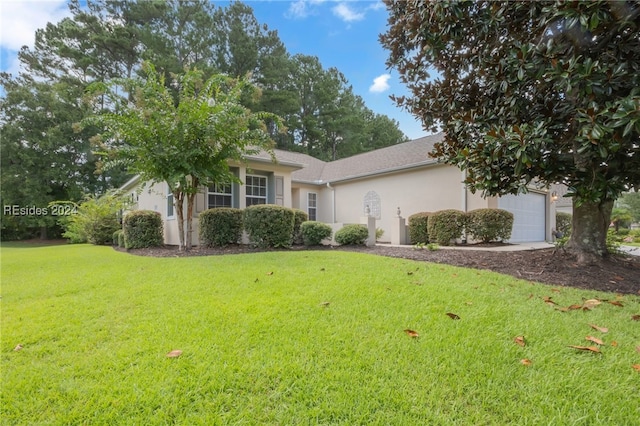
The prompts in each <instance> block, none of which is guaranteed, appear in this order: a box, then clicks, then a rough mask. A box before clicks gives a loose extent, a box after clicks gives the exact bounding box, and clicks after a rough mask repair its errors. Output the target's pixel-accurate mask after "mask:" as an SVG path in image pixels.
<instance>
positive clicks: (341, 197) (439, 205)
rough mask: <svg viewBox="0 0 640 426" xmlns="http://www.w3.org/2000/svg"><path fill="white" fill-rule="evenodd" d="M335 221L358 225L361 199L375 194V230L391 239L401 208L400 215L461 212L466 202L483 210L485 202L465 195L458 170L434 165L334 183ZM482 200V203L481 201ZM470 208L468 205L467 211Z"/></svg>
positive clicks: (384, 238) (360, 213) (362, 214)
mask: <svg viewBox="0 0 640 426" xmlns="http://www.w3.org/2000/svg"><path fill="white" fill-rule="evenodd" d="M332 186H333V187H334V188H335V197H336V204H335V208H336V220H335V221H336V222H342V223H359V222H360V218H361V217H362V216H364V215H365V207H364V205H365V202H364V198H365V196H366V195H367V193H368V192H369V191H375V192H376V194H377V195H378V196H379V198H380V218H379V219H378V220H377V221H376V227H378V228H382V229H383V230H384V235H383V237H382V240H385V241H388V240H389V239H390V238H391V229H392V225H393V221H392V219H393V218H394V217H396V215H397V209H398V207H400V210H401V216H402V217H405V218H408V217H409V216H411V215H412V214H414V213H418V212H424V211H437V210H444V209H458V210H464V209H465V206H464V205H463V204H464V200H465V196H466V199H467V203H468V204H469V200H471V204H473V205H474V206H475V205H478V206H479V205H482V206H483V207H486V201H484V200H482V198H479V200H478V199H477V196H474V195H471V194H466V190H465V189H464V186H463V184H462V178H461V174H460V171H459V170H458V169H457V168H455V167H452V166H446V165H433V166H430V167H425V168H422V169H418V170H410V171H405V172H400V173H395V174H387V175H381V176H374V177H371V178H367V179H360V180H354V181H347V182H342V183H334V184H333V185H332ZM480 200H482V202H481V201H480ZM468 207H469V206H468V205H467V208H468Z"/></svg>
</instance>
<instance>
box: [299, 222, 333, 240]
mask: <svg viewBox="0 0 640 426" xmlns="http://www.w3.org/2000/svg"><path fill="white" fill-rule="evenodd" d="M332 232H333V231H332V230H331V227H330V226H329V225H327V224H326V223H322V222H315V221H313V220H311V221H307V222H303V223H302V225H300V233H301V234H302V241H303V243H304V245H305V246H317V245H320V243H321V242H322V240H324V239H326V238H331V233H332Z"/></svg>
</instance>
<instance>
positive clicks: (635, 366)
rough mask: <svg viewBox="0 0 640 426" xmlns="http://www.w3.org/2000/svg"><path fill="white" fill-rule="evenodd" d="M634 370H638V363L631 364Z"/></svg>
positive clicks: (639, 368) (639, 365) (639, 369)
mask: <svg viewBox="0 0 640 426" xmlns="http://www.w3.org/2000/svg"><path fill="white" fill-rule="evenodd" d="M631 367H632V368H633V369H634V370H636V371H639V372H640V364H633V365H632V366H631Z"/></svg>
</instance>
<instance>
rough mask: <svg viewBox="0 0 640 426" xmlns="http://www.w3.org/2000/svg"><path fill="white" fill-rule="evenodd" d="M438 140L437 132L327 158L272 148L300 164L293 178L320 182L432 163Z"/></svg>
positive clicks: (285, 161) (279, 155)
mask: <svg viewBox="0 0 640 426" xmlns="http://www.w3.org/2000/svg"><path fill="white" fill-rule="evenodd" d="M440 140H442V134H441V133H439V134H435V135H430V136H425V137H422V138H419V139H415V140H412V141H409V142H404V143H401V144H397V145H392V146H388V147H386V148H381V149H376V150H375V151H369V152H365V153H362V154H358V155H354V156H353V157H348V158H342V159H340V160H336V161H330V162H324V161H321V160H318V159H317V158H314V157H311V156H310V155H307V154H302V153H299V152H289V151H282V150H279V149H276V150H274V151H275V154H276V158H277V159H278V161H279V162H281V163H283V164H290V165H293V164H298V165H299V166H300V167H301V168H300V169H299V170H295V171H294V172H293V173H292V174H291V177H292V179H293V181H294V182H303V183H315V184H322V183H326V182H338V181H342V180H348V179H357V178H361V177H366V176H370V175H374V174H379V173H386V172H392V171H397V170H403V169H408V168H412V167H419V166H423V165H426V164H434V163H436V160H434V159H433V158H430V157H429V155H428V154H429V152H431V150H432V149H433V145H434V144H435V143H436V142H439V141H440ZM251 158H256V159H260V160H266V159H269V155H268V154H267V153H266V152H263V153H260V154H258V155H256V156H252V157H251Z"/></svg>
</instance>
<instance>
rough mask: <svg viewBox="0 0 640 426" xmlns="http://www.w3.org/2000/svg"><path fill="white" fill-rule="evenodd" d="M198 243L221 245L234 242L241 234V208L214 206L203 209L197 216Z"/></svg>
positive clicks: (213, 245) (210, 245)
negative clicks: (198, 226) (198, 228)
mask: <svg viewBox="0 0 640 426" xmlns="http://www.w3.org/2000/svg"><path fill="white" fill-rule="evenodd" d="M198 222H199V225H200V230H199V237H200V245H202V246H204V247H223V246H226V245H229V244H236V243H237V242H238V240H239V239H240V237H241V236H242V210H240V209H234V208H216V209H209V210H205V211H203V212H202V213H200V215H199V216H198Z"/></svg>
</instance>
